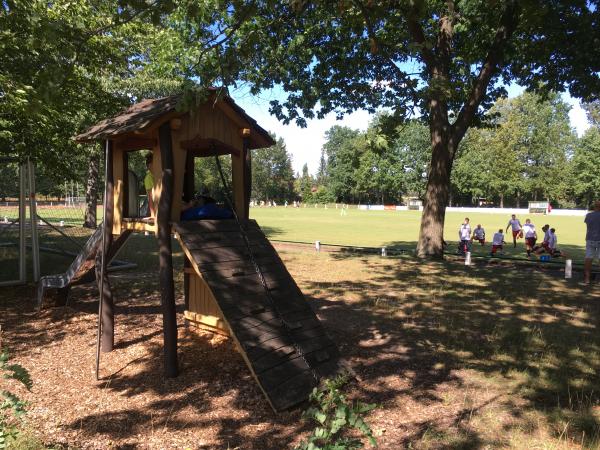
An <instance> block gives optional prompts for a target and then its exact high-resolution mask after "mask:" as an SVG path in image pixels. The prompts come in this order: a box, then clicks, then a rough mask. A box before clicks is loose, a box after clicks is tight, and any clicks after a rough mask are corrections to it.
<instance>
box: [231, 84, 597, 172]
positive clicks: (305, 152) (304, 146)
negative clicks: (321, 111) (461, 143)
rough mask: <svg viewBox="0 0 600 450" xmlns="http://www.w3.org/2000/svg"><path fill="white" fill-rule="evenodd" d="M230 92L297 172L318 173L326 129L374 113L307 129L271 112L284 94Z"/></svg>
mask: <svg viewBox="0 0 600 450" xmlns="http://www.w3.org/2000/svg"><path fill="white" fill-rule="evenodd" d="M507 91H508V96H509V97H515V96H517V95H519V94H520V93H521V92H523V91H524V88H523V87H521V86H518V85H516V84H515V85H511V86H509V87H508V88H507ZM230 95H231V96H232V97H233V99H234V100H235V101H236V103H237V104H238V105H240V106H241V107H242V108H244V110H246V112H247V113H248V114H249V115H250V116H251V117H253V118H254V119H256V121H257V122H258V124H259V125H260V126H261V127H263V128H264V129H266V130H268V131H271V132H273V133H275V134H276V135H277V137H281V138H283V140H284V141H285V144H286V147H287V150H288V152H289V153H290V154H291V155H292V164H293V167H294V172H298V173H301V172H302V166H303V165H304V163H307V164H308V171H309V172H310V173H312V174H315V173H316V172H317V169H318V167H319V159H320V157H321V147H322V146H323V144H324V143H325V132H326V131H327V130H329V129H330V128H331V127H332V126H334V125H341V126H346V127H349V128H353V129H358V130H363V131H364V130H366V129H367V127H368V125H369V122H370V120H371V118H372V116H371V115H370V114H369V113H368V112H367V111H364V110H358V111H356V112H354V113H352V114H350V115H347V116H344V118H343V119H342V120H336V118H335V114H329V115H327V116H326V117H325V118H323V119H312V120H307V126H306V128H300V127H299V126H297V125H295V124H294V123H290V124H289V125H284V124H283V123H281V122H279V121H278V120H277V118H275V117H274V116H271V115H270V114H269V101H270V100H273V99H276V98H283V95H284V94H283V93H282V92H280V91H277V90H273V91H265V92H263V93H261V94H260V95H259V96H252V95H250V94H249V93H248V91H247V89H243V88H241V89H238V90H232V91H230ZM563 99H564V100H565V102H567V103H568V104H570V105H571V111H570V112H569V118H570V120H571V126H572V127H573V128H574V129H575V131H576V132H577V134H578V135H579V136H581V135H582V134H583V132H584V131H585V130H586V129H588V128H589V126H590V125H589V123H588V121H587V118H586V115H585V111H584V110H583V109H582V108H581V104H580V102H579V100H577V99H575V98H572V97H571V96H570V95H569V94H566V93H565V94H563Z"/></svg>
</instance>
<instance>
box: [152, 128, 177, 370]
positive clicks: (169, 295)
mask: <svg viewBox="0 0 600 450" xmlns="http://www.w3.org/2000/svg"><path fill="white" fill-rule="evenodd" d="M158 138H159V144H160V159H161V165H162V189H161V194H160V200H159V201H158V214H157V226H158V230H157V236H158V252H159V256H158V258H159V264H160V271H159V277H160V295H161V303H162V309H163V333H164V370H165V376H166V377H167V378H173V377H176V376H177V375H178V373H179V370H178V364H177V312H176V310H175V284H174V282H173V253H172V249H171V223H170V220H171V205H172V202H173V175H174V174H173V142H172V140H171V126H170V124H169V123H168V122H167V123H165V124H163V125H161V126H160V128H159V129H158Z"/></svg>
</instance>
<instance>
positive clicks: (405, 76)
mask: <svg viewBox="0 0 600 450" xmlns="http://www.w3.org/2000/svg"><path fill="white" fill-rule="evenodd" d="M354 4H355V5H356V6H357V7H358V9H359V10H360V12H361V15H362V17H363V20H364V21H365V25H366V27H367V36H368V37H369V39H371V41H372V42H373V43H374V44H375V46H376V47H377V49H378V50H380V54H381V56H382V57H384V58H385V59H386V60H387V61H388V63H389V64H390V65H391V67H392V69H393V70H394V72H396V74H397V76H398V77H399V78H400V79H401V83H403V84H404V86H405V87H406V89H408V90H409V91H410V95H411V97H412V100H413V102H414V103H415V104H416V103H418V101H419V95H418V93H417V91H416V90H415V89H414V87H412V86H411V85H410V82H411V81H412V80H411V79H410V75H419V74H418V73H417V74H409V73H406V72H404V71H403V70H402V69H400V68H399V67H398V66H397V65H396V63H395V61H394V59H393V58H392V56H391V55H389V53H388V52H387V51H386V47H387V46H386V45H385V44H384V43H383V42H381V41H380V40H379V38H378V37H377V35H376V33H375V27H374V26H373V22H372V21H371V18H370V16H369V13H368V10H367V8H366V6H365V5H364V4H363V3H362V2H360V1H359V0H355V1H354Z"/></svg>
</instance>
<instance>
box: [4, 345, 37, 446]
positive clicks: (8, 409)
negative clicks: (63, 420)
mask: <svg viewBox="0 0 600 450" xmlns="http://www.w3.org/2000/svg"><path fill="white" fill-rule="evenodd" d="M0 342H1V341H0ZM0 377H1V378H4V379H10V380H15V381H18V382H19V383H21V384H22V385H23V386H25V387H26V388H27V390H31V386H32V381H31V377H30V376H29V372H27V370H26V369H25V368H23V367H22V366H20V365H19V364H10V356H9V354H8V350H6V349H2V348H1V347H0ZM25 407H26V403H25V402H24V401H22V400H21V399H20V398H19V397H17V396H16V395H15V394H14V393H12V392H9V391H0V449H4V448H7V446H8V442H9V441H14V440H15V439H17V437H18V434H19V428H18V425H19V423H20V421H21V418H22V416H23V415H24V414H25Z"/></svg>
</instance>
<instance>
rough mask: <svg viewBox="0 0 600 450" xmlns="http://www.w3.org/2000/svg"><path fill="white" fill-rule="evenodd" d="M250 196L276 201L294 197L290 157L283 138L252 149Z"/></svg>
mask: <svg viewBox="0 0 600 450" xmlns="http://www.w3.org/2000/svg"><path fill="white" fill-rule="evenodd" d="M252 198H253V199H255V200H259V201H260V200H263V201H275V202H277V203H283V202H284V201H286V200H293V199H295V193H294V170H293V169H292V157H291V155H290V154H289V153H288V151H287V149H286V147H285V142H284V141H283V139H281V138H279V139H276V142H275V145H274V146H272V147H269V148H261V149H257V150H253V151H252Z"/></svg>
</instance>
